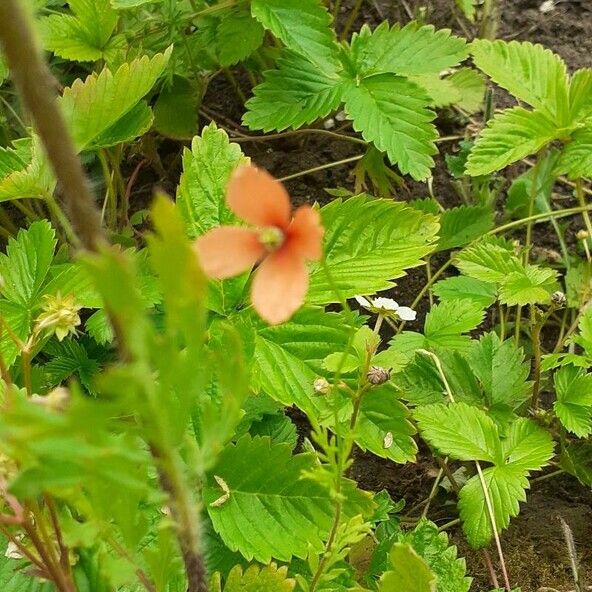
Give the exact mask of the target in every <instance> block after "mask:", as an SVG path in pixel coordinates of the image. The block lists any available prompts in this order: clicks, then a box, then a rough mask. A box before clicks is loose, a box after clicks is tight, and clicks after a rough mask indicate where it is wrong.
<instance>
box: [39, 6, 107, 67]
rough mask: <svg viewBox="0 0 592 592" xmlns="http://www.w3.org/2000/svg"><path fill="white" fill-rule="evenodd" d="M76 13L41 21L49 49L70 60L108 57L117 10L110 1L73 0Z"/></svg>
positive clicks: (73, 10) (49, 17) (89, 60)
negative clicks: (106, 54) (106, 55)
mask: <svg viewBox="0 0 592 592" xmlns="http://www.w3.org/2000/svg"><path fill="white" fill-rule="evenodd" d="M68 5H69V7H70V9H71V10H72V13H73V14H72V15H68V14H63V15H52V16H48V17H46V18H43V19H41V20H40V27H41V33H42V37H43V42H44V45H45V48H46V49H48V50H49V51H52V52H53V53H55V54H56V55H58V56H60V57H62V58H65V59H67V60H76V61H79V62H91V61H95V60H99V59H101V58H103V57H104V51H105V50H106V49H107V46H108V43H109V40H110V39H111V35H112V34H113V32H114V31H115V27H116V25H117V20H118V15H117V12H116V11H115V10H114V9H113V8H112V7H111V3H110V1H109V0H71V1H70V2H68Z"/></svg>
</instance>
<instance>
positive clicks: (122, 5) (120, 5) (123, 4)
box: [111, 0, 162, 10]
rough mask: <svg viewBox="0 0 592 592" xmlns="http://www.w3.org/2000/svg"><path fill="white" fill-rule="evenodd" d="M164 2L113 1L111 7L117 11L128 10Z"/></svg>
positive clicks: (148, 0)
mask: <svg viewBox="0 0 592 592" xmlns="http://www.w3.org/2000/svg"><path fill="white" fill-rule="evenodd" d="M157 2H162V0H111V6H113V8H115V9H117V10H125V9H126V8H136V7H138V6H143V5H144V4H156V3H157Z"/></svg>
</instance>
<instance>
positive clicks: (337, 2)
mask: <svg viewBox="0 0 592 592" xmlns="http://www.w3.org/2000/svg"><path fill="white" fill-rule="evenodd" d="M340 8H341V0H335V3H334V4H333V19H336V18H337V15H338V14H339V9H340Z"/></svg>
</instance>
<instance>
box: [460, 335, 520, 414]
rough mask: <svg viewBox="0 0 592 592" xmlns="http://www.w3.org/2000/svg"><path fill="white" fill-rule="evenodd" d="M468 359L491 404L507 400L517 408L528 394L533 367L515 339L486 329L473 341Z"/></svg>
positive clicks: (513, 407)
mask: <svg viewBox="0 0 592 592" xmlns="http://www.w3.org/2000/svg"><path fill="white" fill-rule="evenodd" d="M467 359H468V361H469V364H470V367H471V369H472V371H473V372H474V374H475V376H476V377H477V379H478V380H479V383H480V384H481V387H482V389H483V394H484V396H485V400H486V402H487V405H488V407H493V406H494V405H499V404H504V405H509V406H510V407H511V408H512V409H516V408H517V407H519V406H520V405H521V404H522V403H523V402H524V401H525V400H526V399H527V398H528V395H529V391H530V383H528V382H527V379H528V375H529V373H530V367H529V365H528V364H527V363H526V362H525V361H524V353H523V352H522V349H520V348H518V347H516V344H515V342H514V340H513V339H507V340H506V341H501V340H500V338H499V337H498V336H497V334H496V333H494V332H490V333H486V334H485V335H483V336H482V337H481V338H480V339H479V341H473V342H472V343H471V346H470V348H469V350H468V351H467Z"/></svg>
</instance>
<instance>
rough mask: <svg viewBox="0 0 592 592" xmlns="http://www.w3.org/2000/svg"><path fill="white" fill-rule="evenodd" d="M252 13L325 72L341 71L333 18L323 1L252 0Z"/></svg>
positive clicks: (293, 48) (290, 46) (290, 47)
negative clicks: (332, 23)
mask: <svg viewBox="0 0 592 592" xmlns="http://www.w3.org/2000/svg"><path fill="white" fill-rule="evenodd" d="M251 14H252V15H253V16H254V17H255V18H256V19H257V20H258V21H259V22H260V23H261V24H262V25H263V26H264V27H265V28H266V29H269V30H270V31H271V32H272V33H273V34H274V35H275V36H276V37H278V38H279V39H281V41H282V42H283V43H284V45H285V46H286V47H287V48H288V49H291V50H292V51H295V52H296V53H299V54H300V55H302V56H304V57H305V58H307V59H308V60H309V61H310V62H312V63H313V64H315V65H316V66H317V67H318V68H320V69H321V70H322V71H323V72H325V73H334V72H336V71H338V70H339V69H341V65H340V63H339V57H338V55H339V54H338V46H337V42H336V37H335V32H334V30H333V28H332V27H331V26H330V24H331V15H330V14H329V12H328V11H327V9H326V8H325V6H324V5H323V4H322V3H321V1H320V0H253V2H252V3H251Z"/></svg>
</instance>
